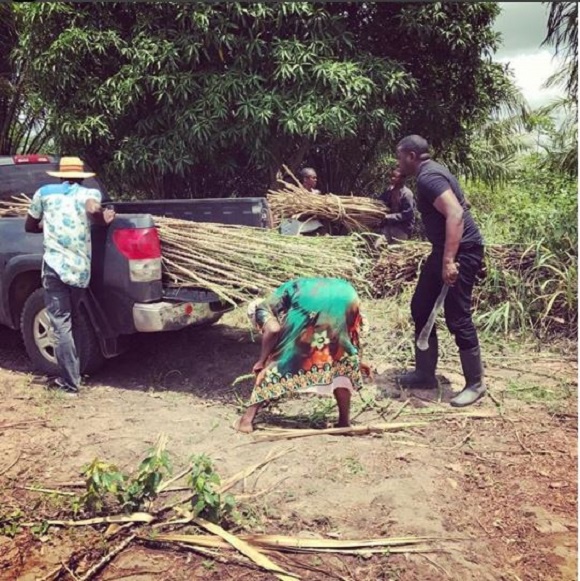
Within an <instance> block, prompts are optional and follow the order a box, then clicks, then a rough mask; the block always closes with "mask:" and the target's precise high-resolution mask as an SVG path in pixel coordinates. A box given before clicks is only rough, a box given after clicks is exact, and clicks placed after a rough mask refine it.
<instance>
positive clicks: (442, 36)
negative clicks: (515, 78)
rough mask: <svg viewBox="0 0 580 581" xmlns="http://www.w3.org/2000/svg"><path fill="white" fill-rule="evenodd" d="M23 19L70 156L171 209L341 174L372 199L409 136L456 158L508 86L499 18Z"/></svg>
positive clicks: (483, 11) (353, 13) (29, 13)
mask: <svg viewBox="0 0 580 581" xmlns="http://www.w3.org/2000/svg"><path fill="white" fill-rule="evenodd" d="M16 9H17V11H18V12H17V13H18V16H19V19H20V20H19V22H20V25H21V29H22V33H21V37H20V54H21V55H29V58H30V62H31V67H30V70H31V74H32V78H33V80H34V87H35V90H37V91H38V92H39V94H41V95H42V98H43V100H44V102H45V103H46V106H47V108H48V110H49V112H50V116H51V120H52V122H53V126H54V127H55V128H56V131H57V137H58V142H59V143H60V145H61V146H62V149H63V151H66V152H72V151H75V152H78V153H79V154H82V155H84V156H85V157H86V158H87V159H88V160H89V161H90V162H91V164H92V165H93V166H94V167H96V168H98V169H100V170H101V171H104V172H105V175H107V174H108V175H109V176H113V175H114V176H115V178H116V179H120V180H122V182H123V184H124V185H125V186H127V187H133V188H135V189H136V190H146V191H148V192H149V193H151V194H155V195H162V196H166V197H171V196H184V195H191V196H201V195H231V194H246V193H257V194H258V193H263V192H264V190H265V189H266V187H267V185H268V184H269V183H271V182H272V180H273V178H274V176H275V174H276V172H277V171H278V169H279V168H280V165H281V163H283V162H286V163H289V164H290V165H292V166H294V167H296V166H298V165H299V164H300V163H301V162H303V161H309V162H310V161H317V162H320V163H321V164H322V165H324V164H325V163H327V162H329V160H331V159H332V163H333V164H334V167H335V171H334V172H327V173H326V176H325V175H324V173H323V177H326V178H327V179H326V182H327V183H326V185H327V186H328V187H330V188H331V189H332V190H333V191H344V190H347V189H353V188H357V187H358V185H359V184H361V183H363V181H364V180H363V178H364V177H365V176H364V172H365V168H366V167H368V166H369V164H371V163H372V162H373V160H374V159H375V158H376V155H377V154H378V153H380V152H381V150H384V149H385V148H390V147H392V145H393V144H394V143H395V142H396V140H397V139H398V138H399V137H400V136H401V134H402V133H404V132H408V131H414V132H421V133H425V134H426V136H427V137H428V138H429V139H430V140H431V141H432V142H433V143H434V145H435V146H436V147H443V146H444V145H445V144H447V143H449V142H452V141H453V140H455V139H458V138H461V137H462V136H464V135H466V134H467V133H468V130H469V128H470V127H471V126H472V125H473V124H476V123H481V122H482V120H484V119H486V118H487V115H488V113H489V111H490V109H491V108H492V105H493V103H494V101H495V100H496V99H497V98H498V97H499V96H501V94H502V92H503V91H504V90H505V87H506V84H507V81H506V76H505V71H504V70H503V69H502V68H501V67H499V66H498V65H495V64H494V63H493V62H492V61H491V54H492V53H493V51H494V50H495V43H496V38H495V36H494V34H493V33H492V31H491V24H492V22H493V19H494V18H495V15H496V14H497V7H496V6H495V4H494V3H482V4H474V5H470V4H466V5H464V4H462V3H457V4H455V3H454V4H447V3H432V4H429V5H423V4H406V3H400V4H388V3H387V4H383V3H365V4H361V3H338V4H333V3H330V4H326V3H308V2H273V3H265V2H264V3H242V2H228V3H225V2H222V3H187V4H186V3H165V2H150V3H147V4H146V5H143V4H139V3H120V2H119V3H114V2H113V3H110V2H96V3H91V4H89V5H87V4H85V3H65V2H41V3H22V4H19V5H17V6H16ZM327 165H328V163H327ZM353 178H355V179H353Z"/></svg>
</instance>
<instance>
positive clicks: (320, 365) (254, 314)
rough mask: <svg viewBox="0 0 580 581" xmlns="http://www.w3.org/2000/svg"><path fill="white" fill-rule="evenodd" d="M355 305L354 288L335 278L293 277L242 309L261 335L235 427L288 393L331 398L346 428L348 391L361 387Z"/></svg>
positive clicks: (247, 426) (247, 428)
mask: <svg viewBox="0 0 580 581" xmlns="http://www.w3.org/2000/svg"><path fill="white" fill-rule="evenodd" d="M359 307H360V301H359V298H358V296H357V293H356V291H355V290H354V288H353V287H352V286H351V285H350V284H349V283H348V282H346V281H345V280H341V279H337V278H298V279H295V280H291V281H288V282H287V283H285V284H283V285H282V286H280V287H278V288H277V289H276V290H275V291H274V292H273V293H272V295H271V296H270V297H269V298H267V299H266V300H263V301H254V302H253V303H251V304H250V305H249V307H248V317H249V318H250V320H251V321H252V324H253V325H254V327H255V328H256V329H257V330H259V331H260V332H261V333H262V350H261V354H260V359H259V360H258V362H257V363H256V364H255V365H254V369H253V371H254V373H256V374H257V377H256V384H255V387H254V390H253V392H252V396H251V398H250V402H249V407H248V408H247V410H246V411H245V413H244V415H243V416H242V417H241V418H240V420H239V421H238V423H237V426H236V427H237V429H238V430H239V431H240V432H251V431H252V430H253V421H254V418H255V416H256V413H257V411H258V410H259V409H260V407H261V406H262V405H263V404H264V403H265V402H267V401H270V400H274V399H279V398H281V397H283V396H285V395H289V394H292V393H318V394H320V395H331V394H333V395H334V397H335V398H336V402H337V404H338V424H337V426H338V427H348V426H349V425H350V420H349V414H350V398H351V393H352V392H353V391H355V390H358V389H360V388H361V386H362V376H361V369H363V368H364V370H365V373H368V367H367V366H364V365H362V364H361V361H360V343H359V333H360V328H361V315H360V308H359Z"/></svg>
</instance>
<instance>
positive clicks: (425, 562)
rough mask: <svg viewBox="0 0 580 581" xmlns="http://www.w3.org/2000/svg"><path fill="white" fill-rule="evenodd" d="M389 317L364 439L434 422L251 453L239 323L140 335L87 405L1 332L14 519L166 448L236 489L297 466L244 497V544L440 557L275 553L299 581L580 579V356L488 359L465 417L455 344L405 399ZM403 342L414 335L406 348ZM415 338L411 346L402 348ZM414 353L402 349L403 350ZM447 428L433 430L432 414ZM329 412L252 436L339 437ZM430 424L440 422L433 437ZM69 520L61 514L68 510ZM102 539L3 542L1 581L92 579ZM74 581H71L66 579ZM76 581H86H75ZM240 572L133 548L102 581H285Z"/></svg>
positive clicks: (302, 408) (362, 406)
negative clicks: (263, 463)
mask: <svg viewBox="0 0 580 581" xmlns="http://www.w3.org/2000/svg"><path fill="white" fill-rule="evenodd" d="M386 305H387V303H386V302H384V301H375V302H373V303H369V304H368V305H367V311H368V312H369V313H370V315H371V316H370V317H368V319H369V320H370V321H371V323H370V325H369V326H368V328H367V330H366V333H367V342H368V347H367V348H366V355H367V359H368V360H370V363H371V364H372V366H373V367H374V368H375V370H376V372H375V375H374V379H373V380H372V381H371V382H369V383H368V385H366V386H365V388H364V390H363V391H362V392H361V395H360V396H359V395H357V396H356V397H355V398H354V399H353V415H354V416H356V419H355V421H354V423H355V424H357V425H363V424H369V423H376V422H383V421H385V420H387V421H390V420H393V419H396V420H397V421H411V420H413V421H414V420H425V421H426V422H427V423H426V425H424V426H422V427H420V428H414V429H408V430H404V431H399V432H392V433H386V434H384V435H379V436H377V435H369V436H357V437H336V436H328V435H322V436H314V437H309V438H301V439H296V440H291V441H286V442H261V443H256V442H254V439H253V436H251V435H241V434H238V433H236V432H235V431H234V430H233V429H232V428H231V425H232V423H233V422H234V420H235V419H236V417H237V416H238V415H239V412H240V411H241V409H242V405H243V400H244V398H246V397H247V396H248V395H249V392H250V389H251V385H249V384H247V383H243V384H240V385H238V386H236V387H232V382H233V380H234V379H235V378H236V377H238V376H241V375H243V374H246V373H248V372H249V370H251V366H252V364H253V363H254V361H255V359H256V358H257V355H258V344H257V343H256V342H253V341H252V337H251V334H250V333H249V331H248V329H247V328H246V327H245V326H244V325H243V324H242V323H241V320H240V319H239V316H238V315H236V314H234V315H229V316H228V317H226V318H225V319H224V320H223V321H222V322H221V324H219V325H216V326H215V327H213V328H211V329H206V330H199V331H192V330H185V331H182V332H178V333H171V334H162V335H156V336H145V335H142V336H139V337H137V338H136V339H135V344H134V345H133V347H132V349H131V350H130V351H129V352H127V353H126V354H124V355H123V356H121V357H119V358H117V359H115V360H111V361H109V362H108V363H107V365H106V367H105V368H104V369H103V370H102V371H101V372H100V373H99V374H98V375H96V376H94V377H92V378H90V380H89V381H88V384H87V386H86V387H85V388H84V389H83V391H82V394H81V396H80V397H79V398H76V399H71V398H64V397H62V396H59V395H55V394H53V393H50V392H46V391H45V390H44V389H43V387H42V385H41V384H39V382H38V380H37V379H36V377H35V375H34V374H32V373H31V372H30V368H29V363H28V360H27V358H26V355H25V353H24V349H23V347H22V345H21V343H20V341H19V340H18V337H17V336H16V335H15V334H14V333H11V332H9V331H7V330H6V329H0V395H1V399H0V410H1V413H0V490H1V492H0V494H1V506H2V508H1V514H2V516H4V517H6V515H8V514H10V513H11V512H13V511H14V510H15V509H17V508H18V509H20V510H22V511H23V512H24V513H25V514H26V518H28V519H33V520H34V519H35V518H36V519H37V518H39V517H40V516H42V517H44V518H46V516H47V515H61V516H62V515H63V514H64V510H65V508H64V501H63V499H62V497H58V496H54V495H46V494H41V493H37V492H31V491H29V490H25V489H24V488H23V487H25V486H39V487H42V486H44V487H54V486H55V485H57V484H58V483H63V482H67V481H78V480H79V471H80V468H81V467H82V466H83V465H85V464H86V463H88V462H90V461H91V460H93V459H94V458H95V457H98V458H100V459H103V460H107V461H109V462H112V463H115V464H117V465H118V466H119V467H120V468H121V469H125V470H131V469H132V468H134V467H135V466H136V465H137V464H138V462H139V461H140V460H141V459H142V458H143V455H144V453H145V452H146V450H147V449H148V448H150V446H151V445H153V444H154V442H155V440H156V438H157V436H158V434H160V433H164V434H167V436H168V437H169V445H168V449H169V450H170V452H171V455H172V458H173V461H174V472H178V471H179V470H180V469H181V468H183V467H184V466H186V464H187V461H188V459H189V458H190V457H191V455H192V454H200V453H206V454H208V455H209V456H211V458H213V460H214V461H215V463H216V468H217V470H218V471H219V473H220V474H221V475H222V476H223V477H227V476H230V475H232V474H234V473H236V472H238V471H239V470H241V469H243V468H245V467H247V466H249V465H250V464H253V463H255V462H257V461H258V460H260V459H262V458H265V457H266V455H267V454H268V453H269V452H271V451H272V450H278V449H286V448H290V451H289V452H288V453H287V454H285V455H284V456H282V457H281V458H279V459H277V460H276V461H274V462H272V463H270V464H269V465H268V466H267V467H266V468H265V469H264V470H263V471H261V472H259V473H257V475H254V476H252V477H251V478H248V479H247V481H245V482H244V483H242V484H239V485H237V487H236V488H235V489H234V494H238V495H241V494H246V495H248V494H251V493H254V492H264V494H261V495H258V496H253V497H252V496H250V497H249V499H248V498H247V499H246V500H244V501H242V504H243V506H244V515H245V516H244V522H243V525H242V526H243V527H244V528H245V529H246V530H248V531H254V532H265V533H272V534H289V535H295V536H296V535H297V536H303V537H305V538H334V539H337V538H338V539H355V538H370V537H384V536H389V537H399V536H428V537H434V538H436V539H437V540H436V541H435V542H434V543H432V544H431V545H430V546H431V547H433V551H432V552H429V553H425V554H422V553H407V554H392V555H373V556H371V555H365V556H362V557H361V556H345V555H327V554H321V555H316V556H308V555H307V556H304V555H301V556H296V555H279V554H275V555H273V556H272V558H273V559H274V560H275V561H276V562H278V563H279V564H280V565H282V566H285V567H287V568H288V569H290V570H292V571H294V572H296V573H298V574H300V576H301V578H302V579H307V580H319V579H320V580H324V579H343V580H349V581H365V580H369V581H371V580H372V581H375V580H385V581H386V580H392V581H415V580H417V579H421V580H426V581H428V580H438V579H454V580H455V579H457V580H462V581H469V580H477V581H484V580H489V581H497V580H505V581H518V580H519V581H527V580H529V581H541V580H562V581H572V580H575V579H577V575H578V573H577V531H578V529H577V462H578V453H577V373H578V370H577V364H576V361H577V359H576V350H575V345H574V346H571V345H562V344H551V345H550V346H549V350H548V346H542V347H541V348H539V347H538V346H537V345H527V346H524V345H521V344H517V343H516V342H512V341H507V340H503V339H500V338H495V339H490V340H488V341H487V342H486V343H485V353H486V373H487V377H488V385H489V392H490V396H489V397H486V398H485V399H484V400H483V401H482V402H481V403H479V404H477V405H476V406H474V407H473V408H470V410H469V411H475V410H477V411H481V410H484V411H488V412H489V414H490V415H492V416H493V417H489V418H484V419H472V418H469V417H464V416H461V415H459V414H457V413H456V412H452V411H451V408H450V407H449V406H448V404H447V403H446V402H447V401H448V399H449V394H450V393H451V391H453V390H457V389H458V388H459V387H460V382H461V376H460V375H459V373H458V371H459V364H458V361H457V358H456V354H455V349H454V348H453V347H452V345H451V342H450V340H448V339H447V340H446V341H444V342H443V349H442V351H443V353H442V363H441V373H442V375H443V376H444V377H445V378H446V380H448V382H446V381H442V385H443V388H442V390H441V392H439V393H437V392H418V393H417V392H415V393H413V394H410V393H405V392H402V393H401V392H399V391H398V389H397V388H396V384H395V381H394V374H395V372H396V371H397V370H398V369H400V367H401V364H402V363H404V360H403V359H402V357H401V355H400V354H401V353H403V352H404V351H405V349H404V347H405V346H406V345H407V344H408V346H410V342H409V339H408V333H407V332H406V331H405V329H404V321H405V320H406V315H405V314H401V315H400V317H393V316H391V315H388V316H387V315H385V313H388V312H391V313H392V311H389V309H387V307H386ZM401 333H403V334H401ZM405 333H406V335H405ZM405 337H406V338H405ZM438 410H439V411H444V412H449V413H445V414H443V413H442V414H433V413H430V412H434V411H438ZM334 418H335V409H334V408H333V406H331V405H330V404H329V400H326V399H317V398H315V397H308V396H304V397H302V398H299V399H292V400H289V401H285V402H283V403H281V404H280V405H278V406H275V407H272V408H270V409H269V411H267V412H265V413H264V414H263V415H262V416H261V417H260V421H259V423H258V428H259V429H258V431H257V432H256V434H264V433H265V430H267V429H272V428H279V427H296V428H304V427H320V426H324V425H326V423H331V422H332V421H333V420H334ZM434 418H437V420H436V421H435V419H434ZM59 503H60V504H59ZM103 533H104V528H103V527H94V528H87V527H85V528H82V529H81V528H78V529H72V528H71V529H69V528H67V529H58V528H50V529H49V530H48V531H41V532H36V533H34V532H33V531H31V530H29V529H27V530H25V531H23V532H19V533H18V534H16V536H15V537H14V538H10V537H8V536H0V579H2V580H15V579H19V580H22V581H29V580H30V581H31V580H34V579H42V578H43V576H45V575H46V574H47V573H48V572H49V571H50V570H51V569H54V568H55V567H56V566H58V565H60V563H61V562H63V561H64V562H65V563H67V562H68V563H71V562H73V561H74V559H73V560H72V561H71V559H70V557H71V555H72V554H73V553H74V554H75V555H78V559H77V563H76V565H80V561H81V560H82V559H86V562H87V565H90V564H91V563H92V562H95V561H97V560H98V558H99V556H100V555H101V554H102V552H103V550H104V549H103V547H104V544H103V543H104V541H103ZM63 578H64V577H63ZM68 578H71V579H72V578H73V577H72V575H71V576H69V577H68ZM273 578H274V577H272V576H271V575H269V574H266V573H261V572H258V571H256V570H255V569H252V568H247V567H244V566H241V565H232V564H220V563H216V562H214V561H212V560H210V559H208V558H207V557H204V556H200V555H197V554H194V553H192V552H187V551H184V550H180V549H176V548H172V547H169V546H166V547H163V546H161V545H159V544H157V545H155V544H146V543H143V542H139V543H137V542H136V543H134V544H132V545H131V546H130V547H129V548H128V549H126V550H125V551H124V552H122V553H121V554H120V555H119V556H117V557H116V558H115V559H114V560H113V561H112V562H111V563H110V564H109V565H108V566H107V567H106V568H105V569H104V571H103V572H102V573H100V574H99V575H97V576H96V577H94V579H100V580H101V581H113V580H114V579H124V580H128V581H146V580H150V579H151V580H168V581H169V580H175V581H177V580H185V579H188V580H190V579H236V580H237V579H247V580H258V581H259V580H261V579H264V580H266V579H273Z"/></svg>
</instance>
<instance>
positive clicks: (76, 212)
mask: <svg viewBox="0 0 580 581" xmlns="http://www.w3.org/2000/svg"><path fill="white" fill-rule="evenodd" d="M47 173H48V175H50V176H53V177H57V178H60V179H61V183H60V184H50V185H46V186H42V187H41V188H40V189H38V190H37V191H36V193H35V194H34V196H33V198H32V203H31V204H30V209H29V210H28V216H27V218H26V223H25V226H24V228H25V230H26V232H30V233H35V234H40V233H42V234H44V255H43V262H42V286H43V288H44V301H45V305H46V310H47V312H48V317H49V319H50V323H51V326H52V330H53V332H54V337H55V342H56V345H55V355H56V360H57V363H58V368H59V372H60V377H57V378H56V379H55V380H54V381H53V382H52V383H51V384H50V387H53V388H56V389H59V390H61V391H63V392H65V393H68V394H70V395H76V394H78V391H79V385H80V382H81V376H80V361H79V356H78V353H77V350H76V347H75V342H74V338H73V324H74V318H73V312H74V310H75V308H76V305H77V304H78V300H79V298H80V296H81V293H82V291H83V289H86V288H87V287H88V286H89V281H90V276H91V227H90V221H89V219H88V218H89V217H90V218H91V220H93V221H94V222H95V223H101V224H110V223H111V222H112V221H113V219H114V217H115V212H114V211H113V210H112V209H103V207H102V206H101V197H102V196H101V192H100V191H99V190H94V189H89V188H85V187H84V186H83V185H82V183H83V180H84V179H85V178H90V177H93V176H94V175H95V174H94V173H90V172H86V171H84V164H83V162H82V161H81V160H80V159H79V158H78V157H63V158H61V160H60V163H59V169H58V171H54V172H52V171H49V172H47Z"/></svg>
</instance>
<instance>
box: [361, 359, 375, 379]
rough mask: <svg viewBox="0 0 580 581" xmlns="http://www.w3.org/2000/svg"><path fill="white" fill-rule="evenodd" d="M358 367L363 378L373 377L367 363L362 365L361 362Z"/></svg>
mask: <svg viewBox="0 0 580 581" xmlns="http://www.w3.org/2000/svg"><path fill="white" fill-rule="evenodd" d="M359 367H360V370H361V373H362V374H363V375H364V376H365V377H372V376H373V372H372V369H371V366H370V365H368V364H367V363H363V362H362V361H361V362H360V365H359Z"/></svg>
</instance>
